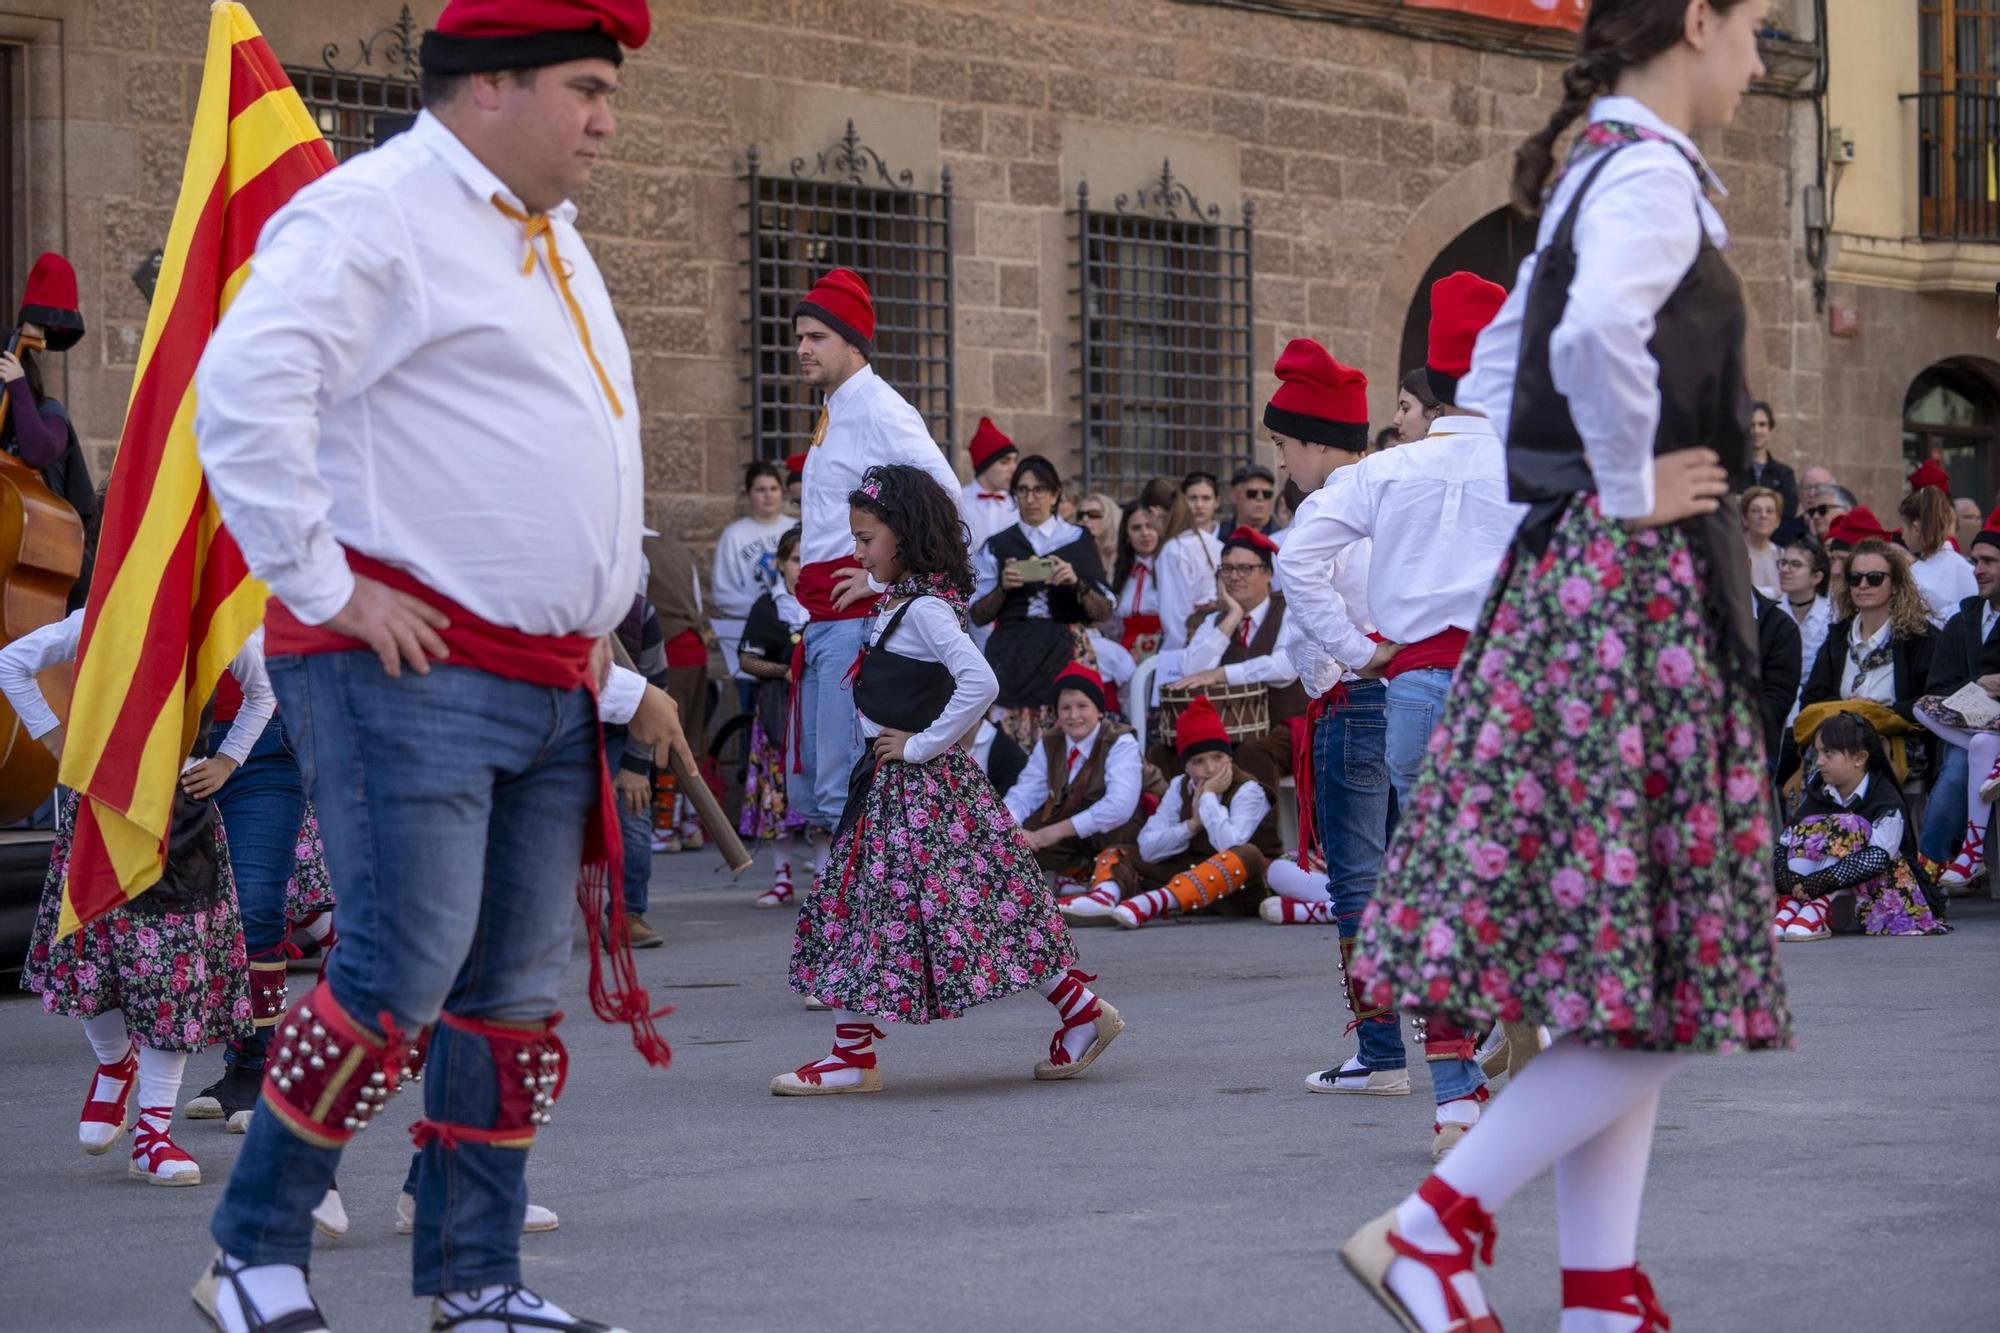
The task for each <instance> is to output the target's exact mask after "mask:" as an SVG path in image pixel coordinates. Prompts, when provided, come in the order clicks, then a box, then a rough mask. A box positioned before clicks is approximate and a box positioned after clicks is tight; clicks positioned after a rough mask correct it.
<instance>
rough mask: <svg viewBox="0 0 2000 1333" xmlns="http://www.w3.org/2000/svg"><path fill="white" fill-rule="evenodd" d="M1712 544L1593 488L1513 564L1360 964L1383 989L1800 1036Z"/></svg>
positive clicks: (1601, 1026) (1506, 1013) (1473, 1009)
mask: <svg viewBox="0 0 2000 1333" xmlns="http://www.w3.org/2000/svg"><path fill="white" fill-rule="evenodd" d="M1706 582H1707V580H1706V577H1705V572H1704V560H1703V557H1702V556H1701V555H1700V554H1698V553H1697V552H1696V551H1695V550H1694V549H1692V546H1691V544H1690V542H1689V540H1688V538H1687V535H1686V534H1685V533H1684V532H1682V531H1681V530H1679V529H1676V528H1664V529H1651V530H1647V531H1643V532H1628V531H1626V530H1625V529H1624V527H1623V526H1622V525H1620V524H1619V523H1617V522H1616V521H1614V520H1610V519H1606V518H1605V517H1603V516H1602V515H1601V514H1600V513H1599V512H1598V508H1597V504H1596V502H1595V500H1594V499H1593V498H1591V497H1578V498H1577V499H1576V500H1575V501H1573V502H1572V503H1571V504H1570V505H1569V506H1568V507H1567V509H1566V510H1565V511H1564V513H1563V515H1562V516H1561V517H1560V518H1559V519H1558V520H1557V522H1556V525H1555V529H1554V532H1553V534H1552V536H1551V539H1550V543H1549V546H1548V549H1547V551H1546V552H1545V553H1544V554H1543V555H1542V556H1541V557H1540V558H1539V559H1529V558H1526V557H1524V556H1522V554H1521V553H1520V552H1518V551H1517V552H1516V553H1515V554H1513V555H1511V556H1509V557H1508V560H1507V562H1506V563H1505V564H1503V566H1502V568H1501V571H1500V575H1499V578H1498V580H1497V581H1496V584H1495V590H1494V593H1493V595H1492V597H1490V598H1489V599H1488V601H1487V605H1486V610H1485V612H1484V613H1483V617H1482V623H1481V625H1480V626H1479V628H1478V629H1477V630H1476V631H1475V632H1474V634H1473V636H1472V639H1471V642H1470V643H1468V644H1467V646H1466V650H1465V657H1464V661H1463V664H1462V665H1461V666H1460V668H1459V673H1458V676H1457V678H1456V679H1455V680H1454V681H1453V684H1452V692H1451V696H1450V699H1449V701H1448V703H1447V704H1446V706H1445V713H1444V720H1443V722H1442V724H1441V725H1440V726H1439V728H1438V730H1437V732H1436V733H1435V734H1434V735H1433V736H1432V738H1431V744H1430V750H1429V752H1428V754H1427V755H1426V757H1425V760H1424V765H1423V769H1422V772H1421V775H1420V776H1419V779H1418V785H1417V790H1416V792H1415V794H1414V796H1413V798H1412V800H1411V802H1410V806H1409V808H1408V809H1406V810H1405V811H1404V812H1403V822H1402V824H1401V826H1400V827H1399V828H1398V829H1397V831H1396V836H1395V840H1394V842H1393V844H1392V846H1391V847H1390V850H1389V854H1388V856H1387V858H1386V860H1385V862H1384V873H1383V879H1382V883H1381V886H1380V888H1379V890H1378V892H1377V894H1376V898H1375V901H1374V903H1373V904H1372V905H1371V906H1370V907H1369V909H1368V912H1367V915H1366V917H1365V918H1364V920H1363V924H1362V939H1361V945H1360V949H1359V951H1358V956H1357V958H1356V960H1355V963H1354V966H1353V972H1354V975H1355V976H1356V977H1357V978H1358V979H1360V980H1361V981H1362V983H1363V984H1364V985H1365V986H1366V988H1367V989H1368V991H1369V993H1370V998H1371V1000H1372V1001H1373V1002H1374V1003H1388V1004H1393V1005H1399V1006H1407V1007H1410V1008H1414V1009H1419V1010H1430V1011H1434V1012H1442V1013H1446V1014H1450V1015H1453V1016H1455V1017H1456V1018H1458V1019H1460V1020H1461V1021H1469V1022H1474V1023H1487V1022H1492V1021H1494V1020H1506V1021H1509V1022H1518V1021H1525V1022H1530V1023H1544V1024H1547V1025H1548V1026H1549V1027H1551V1028H1555V1029H1560V1030H1562V1031H1564V1032H1568V1033H1571V1034H1574V1035H1575V1036H1577V1037H1579V1038H1581V1039H1583V1040H1585V1041H1589V1042H1592V1043H1596V1044H1602V1045H1617V1046H1624V1047H1637V1048H1642V1049H1647V1050H1662V1051H1690V1052H1711V1051H1730V1050H1737V1049H1742V1048H1749V1049H1770V1048H1785V1047H1789V1046H1790V1045H1791V1043H1792V1020H1791V1014H1790V1010H1789V1008H1788V1006H1787V1004H1786V1000H1785V988H1784V983H1783V980H1782V978H1781V976H1780V975H1779V971H1778V960H1777V955H1776V951H1775V949H1774V947H1773V944H1772V941H1771V918H1772V915H1773V912H1774V892H1773V888H1772V875H1771V839H1772V827H1771V824H1772V820H1771V795H1770V791H1769V788H1768V785H1767V783H1766V781H1765V777H1764V774H1765V768H1764V746H1763V740H1762V722H1761V720H1760V716H1759V713H1758V706H1757V696H1756V693H1755V690H1754V687H1753V685H1752V683H1751V682H1749V681H1745V680H1739V679H1737V678H1736V677H1735V675H1734V674H1733V673H1731V671H1730V669H1729V667H1728V664H1727V663H1726V662H1725V661H1724V657H1725V652H1726V650H1725V648H1724V645H1723V639H1722V631H1721V626H1720V625H1719V623H1718V620H1717V617H1716V616H1715V615H1714V613H1713V612H1711V611H1710V609H1709V608H1707V607H1706V606H1705V605H1704V602H1705V600H1706V587H1705V585H1706Z"/></svg>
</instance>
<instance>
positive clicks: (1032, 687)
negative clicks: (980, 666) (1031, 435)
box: [971, 454, 1111, 753]
mask: <svg viewBox="0 0 2000 1333" xmlns="http://www.w3.org/2000/svg"><path fill="white" fill-rule="evenodd" d="M1012 489H1013V493H1014V504H1015V507H1016V508H1018V509H1019V510H1020V515H1021V516H1020V518H1019V519H1017V520H1016V521H1015V522H1014V523H1013V524H1012V525H1011V526H1009V527H1005V528H1002V529H1001V530H1000V531H998V532H996V533H994V534H993V535H992V536H991V537H989V538H987V539H986V543H985V545H983V546H981V547H980V548H979V551H978V558H977V559H976V561H975V562H974V568H973V579H974V584H973V590H972V597H973V600H972V607H971V619H972V623H973V624H974V625H991V626H993V635H992V637H991V638H989V639H987V641H986V660H987V661H988V662H990V663H991V664H992V666H993V674H994V675H995V676H996V677H998V678H999V682H1000V697H999V705H1000V707H1001V708H1003V709H1005V710H1006V712H1007V716H1006V719H1005V720H1004V721H1002V722H1001V723H1000V727H1001V730H1003V731H1005V732H1006V733H1007V734H1008V735H1009V736H1012V737H1013V738H1014V740H1015V741H1017V742H1018V743H1019V744H1020V745H1021V748H1023V749H1025V750H1028V751H1029V752H1031V753H1032V752H1033V750H1034V747H1035V746H1037V745H1040V744H1041V740H1042V732H1043V730H1044V729H1045V728H1046V726H1047V725H1048V723H1049V722H1050V720H1051V719H1052V718H1053V717H1054V714H1055V702H1056V676H1057V674H1058V673H1060V672H1061V671H1062V669H1063V668H1064V667H1066V666H1068V665H1069V664H1070V663H1071V662H1082V663H1084V664H1085V665H1087V666H1091V667H1095V666H1096V659H1095V657H1094V655H1093V654H1092V653H1091V650H1090V640H1089V635H1088V627H1089V626H1090V625H1091V624H1092V623H1094V622H1096V621H1099V620H1103V619H1105V618H1106V617H1107V616H1109V615H1110V614H1111V594H1110V592H1109V591H1108V590H1107V589H1106V587H1105V583H1104V566H1103V565H1102V564H1101V563H1099V561H1098V558H1097V543H1096V542H1095V541H1094V540H1093V539H1092V538H1091V536H1090V534H1089V533H1087V532H1085V531H1084V530H1083V529H1082V528H1079V527H1078V526H1076V524H1074V523H1070V522H1068V521H1066V520H1065V519H1063V518H1062V517H1061V516H1060V515H1058V514H1057V513H1056V505H1057V504H1058V503H1059V502H1060V501H1061V500H1062V479H1061V478H1060V477H1059V476H1058V475H1057V474H1056V469H1055V464H1053V463H1051V462H1050V461H1049V460H1048V459H1046V458H1044V457H1042V456H1041V455H1040V454H1030V455H1028V456H1027V457H1026V458H1024V459H1022V460H1021V462H1020V466H1018V467H1016V468H1015V469H1014V481H1013V488H1012Z"/></svg>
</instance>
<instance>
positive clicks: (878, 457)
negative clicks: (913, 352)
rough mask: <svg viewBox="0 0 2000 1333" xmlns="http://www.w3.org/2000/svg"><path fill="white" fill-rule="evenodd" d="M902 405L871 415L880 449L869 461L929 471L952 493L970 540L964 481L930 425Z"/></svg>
mask: <svg viewBox="0 0 2000 1333" xmlns="http://www.w3.org/2000/svg"><path fill="white" fill-rule="evenodd" d="M882 387H883V388H885V389H886V388H887V387H888V385H887V384H886V383H884V384H883V386H882ZM903 406H904V408H905V410H903V411H890V412H878V413H876V414H875V415H874V416H873V417H872V418H871V421H872V424H873V427H874V435H875V437H876V441H877V443H878V444H879V445H880V449H879V450H878V451H877V452H876V453H875V454H874V455H873V456H871V457H870V458H869V460H868V461H869V462H870V463H909V464H912V465H913V466H916V467H920V468H922V469H923V470H924V471H926V472H928V473H930V475H931V479H932V480H934V481H936V482H937V484H938V485H939V486H941V487H943V488H944V493H945V494H946V495H948V496H950V497H951V505H952V508H953V509H956V510H957V511H958V516H959V519H960V521H961V522H965V526H966V534H967V538H968V540H969V539H970V536H971V530H972V524H971V523H970V522H966V518H967V515H966V512H965V486H964V483H962V482H960V481H959V479H958V474H957V473H956V472H953V471H952V470H951V464H950V463H948V462H946V461H945V456H944V450H942V449H940V448H938V442H937V441H936V440H934V439H932V438H931V431H930V427H929V426H927V425H925V424H924V419H923V417H922V415H921V414H919V413H918V411H917V410H916V408H914V407H911V406H909V404H908V403H904V405H903ZM841 503H842V504H843V505H845V504H846V497H845V496H843V497H841Z"/></svg>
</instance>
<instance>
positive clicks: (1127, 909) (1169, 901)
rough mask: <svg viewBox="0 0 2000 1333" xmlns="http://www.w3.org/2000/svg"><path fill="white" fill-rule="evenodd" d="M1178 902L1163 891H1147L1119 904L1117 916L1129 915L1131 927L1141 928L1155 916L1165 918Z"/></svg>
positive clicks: (1171, 895)
mask: <svg viewBox="0 0 2000 1333" xmlns="http://www.w3.org/2000/svg"><path fill="white" fill-rule="evenodd" d="M1178 901H1179V900H1178V899H1176V898H1175V897H1174V895H1173V894H1171V893H1168V892H1167V891H1166V890H1165V889H1148V890H1146V891H1145V892H1144V893H1140V894H1135V895H1133V896H1132V897H1130V898H1127V899H1126V900H1125V901H1124V902H1122V903H1120V904H1119V905H1118V914H1120V915H1121V916H1122V915H1130V916H1131V918H1132V924H1133V925H1135V926H1143V925H1145V924H1146V923H1147V922H1148V921H1151V920H1152V919H1153V918H1154V917H1156V916H1165V915H1166V914H1167V913H1168V912H1170V911H1172V910H1173V909H1174V907H1175V906H1176V905H1177V903H1178Z"/></svg>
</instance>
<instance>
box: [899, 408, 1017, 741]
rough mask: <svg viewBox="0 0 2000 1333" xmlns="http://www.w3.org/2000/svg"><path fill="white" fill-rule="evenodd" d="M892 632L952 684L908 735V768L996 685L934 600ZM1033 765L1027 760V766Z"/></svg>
mask: <svg viewBox="0 0 2000 1333" xmlns="http://www.w3.org/2000/svg"><path fill="white" fill-rule="evenodd" d="M933 447H935V446H933ZM940 458H942V455H940ZM897 633H898V635H903V634H908V635H912V636H913V637H915V638H916V640H917V641H918V642H920V643H922V644H923V645H924V646H925V647H926V648H928V649H930V651H931V653H932V654H933V655H934V656H935V657H936V658H937V660H938V661H940V662H942V663H944V664H945V666H946V667H948V668H949V669H950V671H951V675H952V680H953V681H954V682H955V686H954V688H953V690H952V693H951V702H950V703H947V704H946V705H945V706H944V712H942V713H940V714H938V717H937V720H936V721H935V722H932V723H931V724H930V725H929V726H928V727H925V728H924V729H923V730H922V731H920V732H918V733H917V734H916V735H914V736H912V737H910V739H909V741H908V743H907V744H906V745H904V747H903V758H904V759H906V760H908V761H909V762H910V763H913V764H922V763H927V762H929V761H930V760H932V759H935V758H937V756H939V755H941V754H943V753H944V752H945V751H946V750H948V749H950V748H951V745H952V742H953V741H956V740H957V739H958V738H959V737H960V736H963V735H965V734H966V733H967V732H970V731H971V730H972V729H973V727H975V726H977V725H978V723H979V719H980V718H981V717H982V716H983V715H984V714H985V712H986V710H987V709H989V708H991V707H992V706H993V701H994V700H995V699H998V698H999V697H1000V682H999V680H998V679H996V678H995V677H994V675H993V668H992V667H990V666H988V665H987V664H986V658H985V657H984V655H982V654H981V653H980V651H979V649H978V648H976V647H974V646H973V643H972V636H971V635H969V634H967V633H966V632H965V631H964V630H962V629H960V628H959V627H958V615H957V613H956V612H954V611H953V610H952V609H951V608H950V607H949V606H947V605H946V604H945V603H943V602H941V601H939V600H938V599H937V598H935V597H920V598H918V599H917V604H916V605H915V606H913V607H911V608H910V613H909V614H908V615H906V616H904V617H903V623H902V625H901V627H900V628H899V629H898V630H897ZM892 646H893V645H892ZM1032 762H1033V759H1032V757H1031V758H1030V763H1031V765H1032ZM1023 776H1024V777H1025V776H1026V774H1025V773H1024V774H1023Z"/></svg>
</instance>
